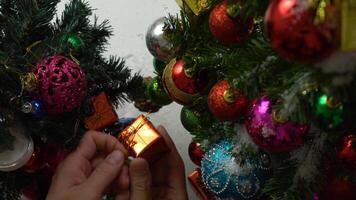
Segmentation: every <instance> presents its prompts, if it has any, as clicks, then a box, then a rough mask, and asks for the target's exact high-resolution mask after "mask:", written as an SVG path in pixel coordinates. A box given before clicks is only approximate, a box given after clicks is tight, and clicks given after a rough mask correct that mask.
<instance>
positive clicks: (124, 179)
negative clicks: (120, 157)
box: [116, 166, 130, 191]
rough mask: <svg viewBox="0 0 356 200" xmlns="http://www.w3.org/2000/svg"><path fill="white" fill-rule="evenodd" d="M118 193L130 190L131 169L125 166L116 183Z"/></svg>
mask: <svg viewBox="0 0 356 200" xmlns="http://www.w3.org/2000/svg"><path fill="white" fill-rule="evenodd" d="M116 184H117V188H116V189H117V191H125V190H127V191H128V190H129V189H130V176H129V168H128V166H123V167H122V169H121V172H120V174H119V177H118V178H117V181H116Z"/></svg>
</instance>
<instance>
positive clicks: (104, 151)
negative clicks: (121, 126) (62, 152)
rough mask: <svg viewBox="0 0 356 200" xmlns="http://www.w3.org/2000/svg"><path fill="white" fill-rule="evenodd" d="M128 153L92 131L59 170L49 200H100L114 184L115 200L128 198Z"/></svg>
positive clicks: (105, 136)
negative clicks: (126, 164) (126, 162)
mask: <svg viewBox="0 0 356 200" xmlns="http://www.w3.org/2000/svg"><path fill="white" fill-rule="evenodd" d="M126 155H127V151H126V150H125V148H124V147H123V146H122V145H121V144H120V143H119V142H118V140H117V139H116V138H115V137H113V136H110V135H107V134H103V133H100V132H96V131H89V132H88V133H86V134H85V135H84V137H83V139H82V140H81V143H80V144H79V146H78V148H77V149H76V150H75V151H74V152H73V153H71V154H70V155H69V156H68V157H67V158H66V159H65V160H64V161H63V162H62V163H61V164H60V166H59V167H58V169H57V172H56V174H55V175H54V176H53V179H52V184H51V187H50V189H49V192H48V195H47V200H81V199H85V200H99V199H102V197H103V195H104V194H105V192H106V191H107V190H108V189H109V187H110V186H111V185H112V183H113V182H114V183H116V184H115V185H116V187H115V189H116V191H115V192H116V193H117V197H116V199H120V200H128V199H129V185H130V183H129V174H128V171H129V170H128V167H127V166H125V165H124V161H125V157H126Z"/></svg>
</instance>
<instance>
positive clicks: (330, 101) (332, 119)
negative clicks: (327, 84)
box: [316, 94, 344, 128]
mask: <svg viewBox="0 0 356 200" xmlns="http://www.w3.org/2000/svg"><path fill="white" fill-rule="evenodd" d="M316 115H317V116H318V117H319V118H320V119H321V122H322V124H324V125H326V126H327V127H328V128H335V127H337V126H338V125H340V124H341V123H342V122H343V120H344V118H343V117H344V109H343V105H342V103H341V102H340V101H338V100H335V98H333V97H330V96H328V95H326V94H321V95H320V96H319V97H318V99H317V102H316Z"/></svg>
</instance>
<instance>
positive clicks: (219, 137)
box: [146, 0, 356, 200]
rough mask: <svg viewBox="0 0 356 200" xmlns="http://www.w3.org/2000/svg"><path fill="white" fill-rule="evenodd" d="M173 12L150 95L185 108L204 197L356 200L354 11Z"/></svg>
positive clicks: (150, 41)
mask: <svg viewBox="0 0 356 200" xmlns="http://www.w3.org/2000/svg"><path fill="white" fill-rule="evenodd" d="M177 2H178V3H179V5H180V6H181V8H182V9H181V13H180V15H177V16H168V17H167V18H163V19H159V20H157V21H156V22H154V23H153V24H152V26H151V28H150V29H149V31H148V33H147V35H146V42H147V46H148V49H149V50H150V51H151V53H152V55H153V56H154V57H155V62H154V64H155V71H156V74H157V77H155V78H154V81H152V82H151V84H150V85H149V87H148V91H147V94H148V96H149V97H150V98H151V100H152V101H154V102H156V103H158V104H161V105H164V104H167V103H169V102H170V101H169V99H168V100H167V97H170V98H171V99H172V100H174V101H175V102H177V103H179V104H182V105H184V107H183V108H182V111H181V121H182V124H183V126H184V127H185V128H186V129H187V130H188V131H189V132H190V133H191V135H192V136H193V141H192V143H191V144H190V146H189V155H190V157H191V159H192V161H193V162H194V163H195V164H197V165H198V166H199V167H200V169H198V170H196V171H194V173H192V174H191V175H190V176H189V180H190V181H191V182H192V183H193V185H194V186H195V187H196V188H197V190H198V191H199V193H200V194H201V196H202V198H203V199H237V200H247V199H275V200H287V199H288V200H290V199H298V200H299V199H300V200H306V199H327V200H336V199H338V200H339V199H343V200H346V199H347V200H351V199H356V192H355V191H356V190H355V188H356V178H355V177H356V171H355V170H356V168H355V167H356V165H355V161H356V149H355V147H356V145H355V144H356V135H355V130H356V127H355V123H354V119H355V117H356V114H355V113H356V107H355V105H356V96H355V92H354V88H355V86H356V80H355V77H356V76H355V73H356V62H355V61H356V53H355V51H356V43H355V36H356V35H355V30H356V29H355V26H354V24H353V23H354V19H355V16H356V7H355V2H354V1H353V0H341V1H326V0H272V1H269V0H250V1H242V0H182V1H177ZM162 24H163V25H162ZM157 30H162V31H161V32H157ZM158 33H159V34H158Z"/></svg>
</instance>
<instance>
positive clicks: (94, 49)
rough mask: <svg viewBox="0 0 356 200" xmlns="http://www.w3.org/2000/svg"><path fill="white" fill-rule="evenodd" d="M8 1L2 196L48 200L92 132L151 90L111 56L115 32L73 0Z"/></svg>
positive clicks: (0, 74) (3, 45) (1, 16)
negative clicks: (69, 156)
mask: <svg viewBox="0 0 356 200" xmlns="http://www.w3.org/2000/svg"><path fill="white" fill-rule="evenodd" d="M59 1H60V0H1V1H0V30H1V33H0V37H1V39H0V62H1V64H0V191H1V194H0V199H4V200H6V199H19V198H20V196H21V195H23V196H26V197H28V198H30V199H44V198H45V196H46V193H47V189H48V187H49V184H50V180H51V176H52V175H53V173H54V171H55V169H56V167H57V165H58V164H59V162H60V161H61V160H63V158H64V157H65V155H66V153H67V152H70V151H71V150H72V149H73V148H74V147H75V146H76V145H77V143H78V141H79V139H80V138H81V136H82V135H83V134H84V132H85V131H86V130H87V129H95V130H102V129H103V128H105V127H107V126H109V125H111V124H112V123H114V122H115V121H116V120H117V115H116V113H115V110H114V106H118V105H119V104H120V103H122V102H124V101H131V100H136V99H140V101H142V97H141V96H142V93H143V92H144V89H145V86H144V84H143V79H142V78H141V77H140V76H139V75H138V74H133V75H132V74H131V71H130V70H129V69H128V68H127V67H126V66H125V62H124V60H123V59H121V58H119V57H115V56H112V57H110V58H108V59H107V58H104V57H103V52H104V51H105V49H106V45H107V42H108V38H109V37H110V36H111V35H112V28H111V27H110V25H109V23H108V21H103V22H99V21H98V19H97V17H92V19H91V16H92V14H93V13H92V11H93V9H92V8H91V7H90V6H89V4H88V3H87V2H85V1H83V0H72V1H71V2H70V3H69V4H67V5H66V6H65V9H64V11H63V13H62V15H61V16H60V17H56V18H55V14H56V6H57V4H58V3H59Z"/></svg>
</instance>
